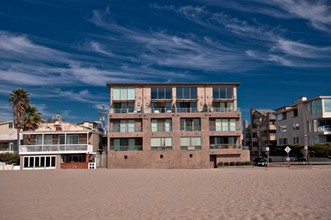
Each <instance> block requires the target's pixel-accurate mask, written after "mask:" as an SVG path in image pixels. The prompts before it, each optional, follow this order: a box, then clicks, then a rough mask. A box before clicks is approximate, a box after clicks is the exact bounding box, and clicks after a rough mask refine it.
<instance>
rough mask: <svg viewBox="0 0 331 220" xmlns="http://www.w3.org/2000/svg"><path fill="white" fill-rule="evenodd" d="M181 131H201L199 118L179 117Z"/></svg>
mask: <svg viewBox="0 0 331 220" xmlns="http://www.w3.org/2000/svg"><path fill="white" fill-rule="evenodd" d="M180 130H181V131H201V122H200V118H181V119H180Z"/></svg>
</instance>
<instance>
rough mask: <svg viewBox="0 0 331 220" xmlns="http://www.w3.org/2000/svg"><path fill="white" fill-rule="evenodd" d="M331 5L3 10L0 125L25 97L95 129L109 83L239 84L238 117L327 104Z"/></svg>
mask: <svg viewBox="0 0 331 220" xmlns="http://www.w3.org/2000/svg"><path fill="white" fill-rule="evenodd" d="M330 72H331V2H330V1H318V0H316V1H308V0H307V1H304V0H301V1H296V0H268V1H265V0H239V1H219V0H196V1H186V0H181V1H178V0H177V1H176V0H172V1H171V0H167V1H165V0H163V1H162V0H160V1H157V0H155V1H147V0H139V1H134V0H112V1H106V0H98V1H92V0H57V1H53V0H10V1H1V3H0V85H1V86H0V121H3V120H8V119H11V118H12V112H11V108H10V105H9V104H8V98H9V94H10V92H11V91H12V90H14V89H16V88H24V89H26V90H27V91H29V92H30V94H31V95H30V96H31V102H32V104H33V105H35V106H37V107H38V109H39V110H40V112H41V113H42V114H43V117H44V118H46V119H47V118H51V117H52V116H53V115H55V114H60V115H62V117H63V119H64V120H66V121H70V122H81V121H84V120H89V121H93V120H98V119H99V115H98V111H99V110H100V108H101V105H103V104H105V105H107V106H108V105H109V100H108V99H109V93H108V89H107V87H106V83H111V82H239V83H241V85H240V87H239V89H238V103H239V106H240V108H241V110H242V113H243V118H244V119H248V113H249V109H250V108H251V107H253V108H258V109H276V108H279V107H282V106H284V105H289V104H291V103H292V102H293V101H295V100H296V99H298V98H299V97H301V96H306V97H308V98H312V97H315V96H318V95H331V86H330V84H331V83H330V82H331V74H330Z"/></svg>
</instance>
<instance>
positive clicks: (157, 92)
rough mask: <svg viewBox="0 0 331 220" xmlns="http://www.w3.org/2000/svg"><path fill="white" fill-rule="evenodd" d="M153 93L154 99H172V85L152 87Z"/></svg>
mask: <svg viewBox="0 0 331 220" xmlns="http://www.w3.org/2000/svg"><path fill="white" fill-rule="evenodd" d="M151 93H152V94H151V97H152V99H172V88H171V87H157V88H154V87H152V88H151Z"/></svg>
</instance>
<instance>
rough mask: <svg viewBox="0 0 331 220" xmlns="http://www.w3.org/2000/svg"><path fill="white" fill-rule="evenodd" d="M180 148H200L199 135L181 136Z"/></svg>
mask: <svg viewBox="0 0 331 220" xmlns="http://www.w3.org/2000/svg"><path fill="white" fill-rule="evenodd" d="M180 149H181V150H201V137H181V138H180Z"/></svg>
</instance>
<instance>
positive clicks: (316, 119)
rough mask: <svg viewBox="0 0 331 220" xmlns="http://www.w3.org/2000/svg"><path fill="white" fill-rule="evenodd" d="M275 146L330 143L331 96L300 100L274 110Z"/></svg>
mask: <svg viewBox="0 0 331 220" xmlns="http://www.w3.org/2000/svg"><path fill="white" fill-rule="evenodd" d="M275 113H276V117H277V120H276V127H277V133H276V135H277V145H279V146H285V145H302V146H306V145H310V146H311V145H314V144H318V143H325V142H331V96H318V97H316V98H312V99H308V100H307V98H306V97H302V98H300V99H299V100H298V101H297V102H295V103H293V104H292V105H291V106H285V107H282V108H279V109H276V112H275Z"/></svg>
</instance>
